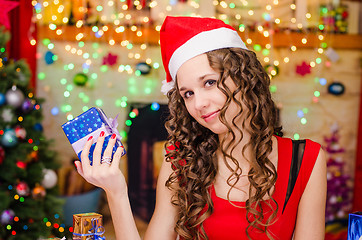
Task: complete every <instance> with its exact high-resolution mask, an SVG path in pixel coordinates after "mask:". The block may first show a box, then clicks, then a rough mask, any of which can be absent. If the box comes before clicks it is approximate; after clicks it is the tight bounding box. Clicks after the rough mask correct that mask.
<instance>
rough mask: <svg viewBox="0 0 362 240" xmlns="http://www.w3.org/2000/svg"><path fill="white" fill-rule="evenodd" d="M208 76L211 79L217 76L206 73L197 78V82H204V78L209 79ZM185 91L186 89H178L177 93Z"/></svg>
mask: <svg viewBox="0 0 362 240" xmlns="http://www.w3.org/2000/svg"><path fill="white" fill-rule="evenodd" d="M210 76H211V77H216V76H217V74H216V73H206V74H204V75H202V76H200V77H199V78H198V81H202V80H204V79H205V78H207V77H210ZM185 90H186V87H181V88H179V92H182V91H185Z"/></svg>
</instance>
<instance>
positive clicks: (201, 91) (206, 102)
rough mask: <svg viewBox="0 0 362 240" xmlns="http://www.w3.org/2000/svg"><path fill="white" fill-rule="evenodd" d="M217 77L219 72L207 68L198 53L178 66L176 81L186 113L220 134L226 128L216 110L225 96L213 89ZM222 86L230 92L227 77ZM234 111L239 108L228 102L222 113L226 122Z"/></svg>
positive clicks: (203, 55)
mask: <svg viewBox="0 0 362 240" xmlns="http://www.w3.org/2000/svg"><path fill="white" fill-rule="evenodd" d="M219 77H220V74H219V73H218V72H216V71H215V70H214V69H212V68H211V67H210V65H209V61H208V59H207V56H206V54H201V55H198V56H196V57H194V58H192V59H190V60H188V61H186V62H185V63H184V64H183V65H182V66H181V67H180V68H179V70H178V72H177V84H178V88H179V91H180V95H181V96H182V98H183V99H184V101H185V105H186V108H187V111H188V112H189V113H190V115H191V116H192V117H193V118H194V119H195V120H196V121H197V122H198V123H200V124H201V125H202V126H204V127H206V128H208V129H210V130H211V131H212V132H214V133H216V134H223V133H226V132H227V127H226V126H225V125H224V124H223V123H222V122H221V121H220V120H219V113H220V110H221V108H222V107H223V106H224V104H225V101H226V96H225V95H224V94H223V93H222V92H221V91H220V90H219V89H218V88H217V84H216V83H217V80H218V79H219ZM226 85H227V86H228V87H229V88H230V90H231V91H233V90H234V89H235V84H234V83H233V81H232V80H231V79H230V78H227V79H226ZM238 112H240V108H239V107H238V106H237V105H236V103H234V102H231V104H230V105H229V107H228V109H227V110H226V113H225V117H226V120H227V122H228V123H231V120H232V119H233V117H234V116H235V115H236V114H237V113H238Z"/></svg>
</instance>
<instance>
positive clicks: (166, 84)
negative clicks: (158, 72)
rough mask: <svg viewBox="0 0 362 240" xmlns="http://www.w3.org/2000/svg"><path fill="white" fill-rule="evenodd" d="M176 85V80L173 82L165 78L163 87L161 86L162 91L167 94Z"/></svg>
mask: <svg viewBox="0 0 362 240" xmlns="http://www.w3.org/2000/svg"><path fill="white" fill-rule="evenodd" d="M174 87H175V81H174V80H172V81H171V82H167V80H166V79H165V80H163V81H162V87H161V92H162V93H163V94H164V95H167V93H168V92H169V91H170V90H171V89H172V88H174Z"/></svg>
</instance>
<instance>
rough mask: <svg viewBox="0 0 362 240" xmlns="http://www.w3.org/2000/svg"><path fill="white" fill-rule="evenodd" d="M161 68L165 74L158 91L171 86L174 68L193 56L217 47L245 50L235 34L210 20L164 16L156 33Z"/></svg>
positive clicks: (217, 22) (217, 20)
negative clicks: (158, 31) (161, 62)
mask: <svg viewBox="0 0 362 240" xmlns="http://www.w3.org/2000/svg"><path fill="white" fill-rule="evenodd" d="M160 44H161V54H162V61H163V66H164V68H165V71H166V80H164V81H163V82H162V83H163V86H162V88H161V91H162V92H163V93H164V94H167V92H168V91H170V90H171V89H172V88H173V87H174V86H175V78H176V73H177V71H178V69H179V68H180V67H181V65H182V64H183V63H185V62H186V61H187V60H189V59H191V58H193V57H196V56H197V55H200V54H203V53H206V52H209V51H212V50H216V49H221V48H230V47H234V48H243V49H247V48H246V46H245V44H244V42H243V41H242V40H241V38H240V36H239V35H238V33H237V31H236V30H235V29H234V28H233V27H231V26H229V25H227V24H225V23H224V22H223V21H221V20H219V19H214V18H200V17H169V16H168V17H166V19H165V21H164V22H163V25H162V27H161V31H160Z"/></svg>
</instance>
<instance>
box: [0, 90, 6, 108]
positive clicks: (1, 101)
mask: <svg viewBox="0 0 362 240" xmlns="http://www.w3.org/2000/svg"><path fill="white" fill-rule="evenodd" d="M5 102H6V98H5V95H4V94H2V93H0V106H1V105H3V104H4V103H5Z"/></svg>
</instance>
